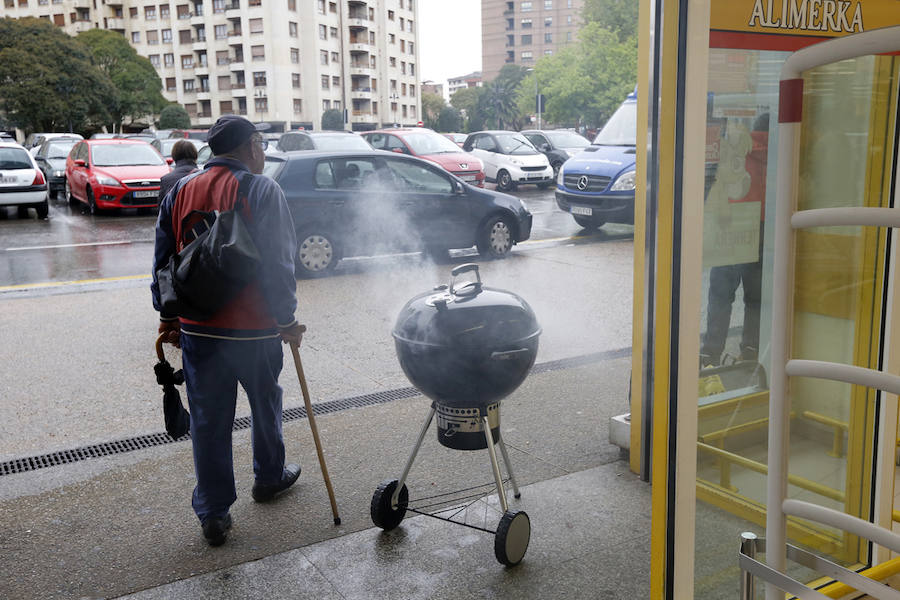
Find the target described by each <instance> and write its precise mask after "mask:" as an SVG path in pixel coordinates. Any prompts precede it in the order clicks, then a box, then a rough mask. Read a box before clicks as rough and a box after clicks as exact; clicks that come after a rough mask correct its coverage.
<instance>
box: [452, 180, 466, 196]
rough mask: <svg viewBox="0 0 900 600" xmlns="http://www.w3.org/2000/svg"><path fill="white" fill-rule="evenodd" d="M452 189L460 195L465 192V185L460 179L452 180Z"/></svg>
mask: <svg viewBox="0 0 900 600" xmlns="http://www.w3.org/2000/svg"><path fill="white" fill-rule="evenodd" d="M453 191H454V192H455V193H456V195H457V196H461V195H463V194H465V193H466V186H464V185H463V183H462V182H461V181H457V180H453Z"/></svg>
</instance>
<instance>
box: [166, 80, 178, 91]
mask: <svg viewBox="0 0 900 600" xmlns="http://www.w3.org/2000/svg"><path fill="white" fill-rule="evenodd" d="M177 89H178V87H177V86H176V84H175V78H174V77H166V91H167V92H174V91H175V90H177Z"/></svg>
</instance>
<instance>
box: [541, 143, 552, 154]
mask: <svg viewBox="0 0 900 600" xmlns="http://www.w3.org/2000/svg"><path fill="white" fill-rule="evenodd" d="M538 150H540V151H541V152H550V150H551V148H550V144H541V145H540V146H538Z"/></svg>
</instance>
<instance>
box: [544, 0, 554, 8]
mask: <svg viewBox="0 0 900 600" xmlns="http://www.w3.org/2000/svg"><path fill="white" fill-rule="evenodd" d="M544 10H553V0H544Z"/></svg>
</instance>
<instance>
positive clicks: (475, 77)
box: [447, 71, 484, 97]
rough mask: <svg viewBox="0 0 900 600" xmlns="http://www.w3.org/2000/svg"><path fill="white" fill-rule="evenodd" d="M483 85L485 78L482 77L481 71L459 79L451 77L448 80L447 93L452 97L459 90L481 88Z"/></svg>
mask: <svg viewBox="0 0 900 600" xmlns="http://www.w3.org/2000/svg"><path fill="white" fill-rule="evenodd" d="M483 83H484V78H483V77H482V76H481V71H475V72H473V73H469V74H467V75H460V76H459V77H451V78H450V79H448V80H447V93H448V94H450V96H451V97H452V96H453V94H455V93H456V92H458V91H459V90H462V89H465V88H470V87H481V86H482V85H483Z"/></svg>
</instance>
